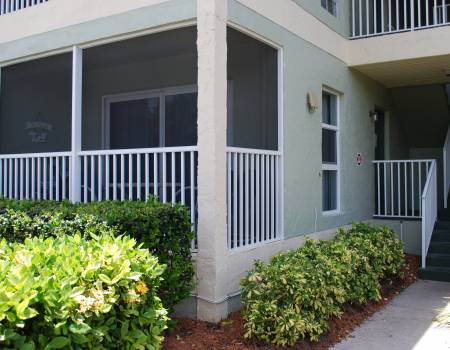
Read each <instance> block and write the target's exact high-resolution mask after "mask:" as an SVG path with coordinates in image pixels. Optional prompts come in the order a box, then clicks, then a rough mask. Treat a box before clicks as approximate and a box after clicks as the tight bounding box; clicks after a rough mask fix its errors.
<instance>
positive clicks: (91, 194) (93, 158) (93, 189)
mask: <svg viewBox="0 0 450 350" xmlns="http://www.w3.org/2000/svg"><path fill="white" fill-rule="evenodd" d="M90 167H91V190H90V191H89V192H90V194H89V195H90V201H91V202H93V201H95V156H94V155H92V156H91V165H90ZM63 192H64V191H63Z"/></svg>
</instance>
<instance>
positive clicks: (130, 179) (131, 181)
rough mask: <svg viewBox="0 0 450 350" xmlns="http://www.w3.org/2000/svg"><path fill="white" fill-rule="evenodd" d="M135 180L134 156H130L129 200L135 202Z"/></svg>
mask: <svg viewBox="0 0 450 350" xmlns="http://www.w3.org/2000/svg"><path fill="white" fill-rule="evenodd" d="M133 184H134V179H133V154H129V155H128V199H129V200H130V201H132V200H133V195H134V189H133Z"/></svg>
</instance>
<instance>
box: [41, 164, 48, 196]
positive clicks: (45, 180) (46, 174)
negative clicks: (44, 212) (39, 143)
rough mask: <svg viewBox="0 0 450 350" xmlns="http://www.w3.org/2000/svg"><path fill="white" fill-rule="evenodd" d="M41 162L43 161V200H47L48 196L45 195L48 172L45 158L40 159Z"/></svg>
mask: <svg viewBox="0 0 450 350" xmlns="http://www.w3.org/2000/svg"><path fill="white" fill-rule="evenodd" d="M42 163H43V167H44V175H43V176H44V183H43V191H44V196H43V197H44V200H47V198H48V196H47V189H48V182H47V176H48V172H47V158H43V159H42Z"/></svg>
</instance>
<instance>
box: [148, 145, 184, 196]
mask: <svg viewBox="0 0 450 350" xmlns="http://www.w3.org/2000/svg"><path fill="white" fill-rule="evenodd" d="M183 154H184V153H183ZM149 197H150V155H149V154H148V153H146V154H145V200H148V198H149Z"/></svg>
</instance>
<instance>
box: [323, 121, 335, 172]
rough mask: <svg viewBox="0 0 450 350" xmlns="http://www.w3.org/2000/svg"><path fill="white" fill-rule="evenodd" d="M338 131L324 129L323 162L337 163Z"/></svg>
mask: <svg viewBox="0 0 450 350" xmlns="http://www.w3.org/2000/svg"><path fill="white" fill-rule="evenodd" d="M336 141H337V140H336V131H334V130H328V129H322V163H325V164H337V150H336V144H337V142H336Z"/></svg>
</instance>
